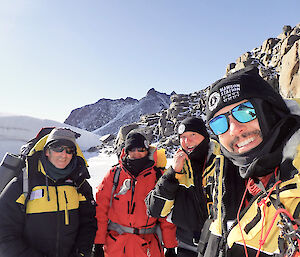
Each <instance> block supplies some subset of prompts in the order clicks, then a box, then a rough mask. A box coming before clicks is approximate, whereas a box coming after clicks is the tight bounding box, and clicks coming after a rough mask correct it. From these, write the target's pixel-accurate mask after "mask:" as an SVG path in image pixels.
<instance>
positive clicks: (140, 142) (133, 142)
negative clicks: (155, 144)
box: [125, 132, 149, 152]
mask: <svg viewBox="0 0 300 257" xmlns="http://www.w3.org/2000/svg"><path fill="white" fill-rule="evenodd" d="M139 147H143V148H146V149H148V148H149V143H148V140H147V139H146V137H145V136H144V135H143V134H141V133H139V132H129V133H128V134H127V136H126V139H125V151H126V152H128V151H129V150H131V149H133V148H139Z"/></svg>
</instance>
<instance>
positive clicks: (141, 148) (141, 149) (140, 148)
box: [128, 147, 147, 153]
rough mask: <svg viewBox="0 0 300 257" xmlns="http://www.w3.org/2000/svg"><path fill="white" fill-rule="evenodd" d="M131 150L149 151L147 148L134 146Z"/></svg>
mask: <svg viewBox="0 0 300 257" xmlns="http://www.w3.org/2000/svg"><path fill="white" fill-rule="evenodd" d="M128 151H129V152H135V151H138V152H140V153H143V152H146V151H147V149H146V148H143V147H138V148H137V147H135V148H132V149H130V150H128Z"/></svg>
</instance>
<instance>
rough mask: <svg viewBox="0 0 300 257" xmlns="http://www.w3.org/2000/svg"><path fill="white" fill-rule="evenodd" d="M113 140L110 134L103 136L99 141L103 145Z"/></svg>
mask: <svg viewBox="0 0 300 257" xmlns="http://www.w3.org/2000/svg"><path fill="white" fill-rule="evenodd" d="M114 139H115V136H114V135H112V134H107V135H104V136H102V137H100V140H101V141H102V142H103V143H108V142H110V141H112V140H114Z"/></svg>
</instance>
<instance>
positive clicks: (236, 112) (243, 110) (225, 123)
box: [208, 101, 256, 135]
mask: <svg viewBox="0 0 300 257" xmlns="http://www.w3.org/2000/svg"><path fill="white" fill-rule="evenodd" d="M229 115H232V117H233V118H234V119H235V120H237V121H238V122H240V123H247V122H249V121H252V120H255V119H256V112H255V109H254V107H253V105H252V104H251V103H250V102H249V101H248V102H245V103H241V104H239V105H237V106H236V107H234V108H233V109H232V110H230V111H229V112H226V113H223V114H220V115H218V116H216V117H214V118H212V119H211V120H210V121H209V122H208V125H209V127H210V129H211V131H212V132H213V133H214V134H215V135H221V134H224V133H225V132H226V131H227V130H228V129H229V120H228V116H229Z"/></svg>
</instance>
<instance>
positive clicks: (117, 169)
mask: <svg viewBox="0 0 300 257" xmlns="http://www.w3.org/2000/svg"><path fill="white" fill-rule="evenodd" d="M120 173H121V167H120V165H116V166H115V169H114V179H113V186H112V189H111V195H110V203H109V206H111V204H112V199H113V194H114V192H115V190H116V188H117V186H118V183H119V178H120Z"/></svg>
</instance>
